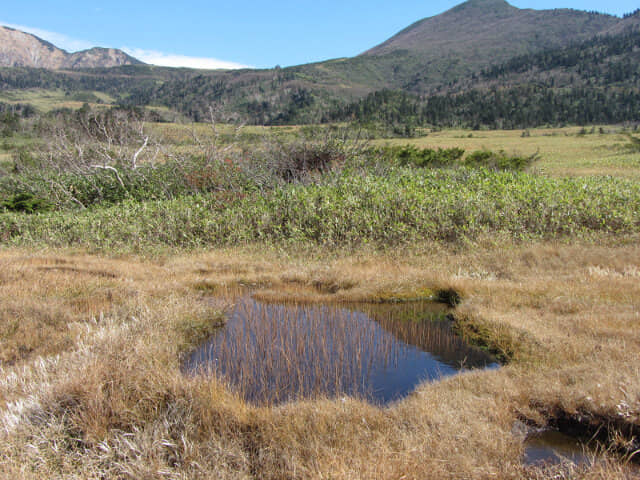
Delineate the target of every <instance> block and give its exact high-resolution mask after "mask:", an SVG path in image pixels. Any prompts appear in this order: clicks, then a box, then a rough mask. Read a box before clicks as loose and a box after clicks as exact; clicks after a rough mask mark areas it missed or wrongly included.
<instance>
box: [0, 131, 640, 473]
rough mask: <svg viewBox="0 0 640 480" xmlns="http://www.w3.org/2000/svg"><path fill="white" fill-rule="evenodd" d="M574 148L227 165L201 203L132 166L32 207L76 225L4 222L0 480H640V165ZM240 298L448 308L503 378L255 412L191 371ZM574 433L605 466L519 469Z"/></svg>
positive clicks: (0, 234)
mask: <svg viewBox="0 0 640 480" xmlns="http://www.w3.org/2000/svg"><path fill="white" fill-rule="evenodd" d="M153 128H164V127H161V126H158V125H154V126H153ZM168 128H174V127H173V126H169V127H168ZM225 128H226V127H225ZM566 132H568V131H567V130H566V129H564V130H561V131H559V134H558V135H553V134H549V135H548V136H547V135H546V133H549V131H539V132H538V131H531V136H530V137H522V138H520V137H519V136H517V132H508V134H507V133H505V132H483V131H480V132H473V137H471V138H469V137H468V133H469V132H461V133H460V134H459V135H458V134H457V133H456V132H444V133H441V134H440V133H433V134H430V135H429V136H427V137H425V138H423V139H419V140H414V141H413V142H414V143H416V142H425V143H423V144H422V145H430V146H434V147H438V146H443V147H444V146H460V147H463V148H469V149H475V148H476V146H477V147H478V148H480V147H487V148H491V149H494V150H497V149H505V150H507V151H509V150H511V149H512V148H513V150H514V151H520V152H521V153H522V154H525V155H526V154H530V153H533V152H534V151H535V150H534V151H532V152H529V151H528V150H527V148H531V149H533V148H536V149H538V148H539V146H543V147H544V148H542V147H541V148H540V153H541V155H542V158H543V159H542V160H541V162H540V164H536V165H534V166H533V168H531V169H530V171H528V172H512V171H493V170H488V169H486V168H480V169H477V168H475V169H472V168H453V169H420V168H414V167H399V166H398V165H391V164H383V163H375V162H372V163H367V162H364V163H363V162H362V161H354V162H352V163H351V164H347V163H346V162H344V163H342V164H339V165H338V167H339V168H335V169H328V171H323V172H312V173H311V174H310V175H309V176H307V177H300V178H297V177H296V178H295V179H291V178H286V176H283V175H282V172H283V171H284V172H285V173H287V170H286V169H285V170H282V169H281V170H277V169H274V171H275V172H276V173H273V172H267V173H268V175H267V174H266V173H265V172H264V171H263V170H260V169H258V168H255V167H256V166H255V165H250V167H251V168H248V169H246V170H244V171H243V170H242V169H241V165H238V164H236V163H234V162H233V161H231V162H227V161H226V157H225V156H224V155H222V153H223V152H221V151H216V150H215V148H217V146H216V145H213V147H215V148H214V150H213V152H214V153H215V155H214V157H212V159H208V158H206V155H205V154H203V158H204V161H206V162H209V163H210V164H211V165H213V166H215V168H216V169H213V170H206V169H205V173H206V174H207V178H206V179H203V178H202V177H198V182H200V180H202V182H201V183H202V185H200V183H199V184H198V188H195V189H191V190H189V189H188V188H186V187H184V186H185V185H189V182H190V181H191V180H193V179H192V178H191V177H189V175H191V174H193V172H194V171H195V169H199V166H200V164H199V163H197V162H194V163H191V164H186V163H183V164H180V165H179V166H180V167H181V169H177V170H175V171H173V170H167V171H168V172H169V174H167V175H165V174H166V173H167V172H166V171H164V170H162V168H161V167H158V168H155V169H149V170H147V169H145V168H143V167H141V168H130V169H129V170H125V169H124V168H123V167H122V165H121V164H119V163H113V165H115V166H114V167H113V168H116V169H121V172H122V176H119V177H116V176H115V175H113V172H112V171H109V172H105V171H104V170H101V171H100V172H98V173H96V172H95V171H92V170H91V173H87V172H88V171H81V173H80V174H78V175H75V176H73V175H69V176H66V177H65V175H67V174H68V172H62V174H64V175H62V174H61V173H60V172H59V171H54V172H53V173H52V176H51V177H46V180H47V181H42V182H40V183H39V184H33V185H32V186H33V188H34V189H40V190H37V193H39V194H42V195H45V194H47V193H48V192H49V191H50V190H51V189H52V188H53V187H51V185H52V183H51V182H50V180H51V179H53V180H55V181H56V182H58V183H60V182H59V180H60V179H62V178H65V179H68V178H71V180H70V183H69V185H73V186H74V190H73V193H74V194H75V195H76V196H78V198H82V199H83V200H85V201H86V203H87V206H85V205H83V207H87V208H81V207H80V206H78V205H77V204H73V202H68V201H67V202H60V203H59V204H57V207H56V208H57V209H56V211H52V212H40V213H34V214H27V213H17V212H3V213H0V242H1V243H0V245H1V248H0V298H1V299H2V302H1V303H0V339H1V342H0V417H1V418H2V420H1V422H0V424H1V425H2V427H1V428H0V476H3V477H11V478H16V479H29V478H42V477H49V478H96V477H102V478H125V479H126V478H131V479H137V478H150V479H152V478H153V479H155V478H158V479H159V478H175V479H186V478H273V479H281V478H301V479H302V478H416V479H424V478H434V479H440V478H452V479H453V478H489V477H494V478H495V477H497V478H531V479H538V478H589V479H591V478H594V479H595V478H630V477H633V476H634V475H637V474H638V472H637V466H634V465H633V463H632V462H630V461H629V454H630V453H631V452H627V457H622V458H621V457H620V456H616V455H614V450H616V449H617V450H618V451H624V450H625V449H627V450H629V449H633V448H637V447H636V443H634V442H637V440H634V439H632V438H629V437H630V436H632V435H629V432H631V434H633V432H637V431H638V428H640V369H639V368H640V367H639V366H638V362H636V361H635V359H637V358H638V357H639V356H640V329H638V324H639V322H640V301H639V299H640V282H639V281H638V279H640V239H639V234H640V218H639V215H640V189H639V186H638V183H637V181H636V180H635V178H636V177H637V171H638V170H637V168H636V166H635V163H634V162H636V161H637V159H636V157H637V155H638V154H637V153H635V154H631V153H630V154H628V155H630V156H629V157H628V159H629V162H628V164H625V165H626V166H624V167H622V163H624V161H626V160H624V159H621V158H622V157H619V156H617V155H618V153H616V152H618V150H613V149H612V147H611V146H612V145H614V144H615V143H617V142H619V140H620V138H619V134H617V133H616V134H604V135H602V136H600V135H599V134H597V133H596V134H593V135H592V134H587V135H575V133H579V132H578V131H576V132H573V131H570V132H569V136H565V135H564V133H566ZM143 133H144V132H143ZM258 133H259V132H258ZM538 134H539V135H538ZM180 135H182V134H180ZM185 135H186V134H185ZM284 135H285V136H286V135H293V133H292V131H287V132H285V134H284ZM464 135H466V137H465V138H458V137H462V136H464ZM476 135H478V136H484V137H483V138H475V136H476ZM516 137H517V138H516ZM188 138H193V137H188V136H187V137H185V139H184V141H185V142H186V143H188V142H191V140H188ZM437 139H440V140H439V141H441V142H442V143H441V144H438V143H429V142H434V141H436V140H437ZM138 140H139V139H138ZM180 141H181V140H180V139H174V140H173V141H172V143H171V146H172V147H176V146H177V147H179V146H180V145H179V143H180ZM556 141H557V143H556ZM592 141H593V142H596V141H597V142H601V143H598V145H599V146H598V145H596V144H595V143H593V144H592V143H588V142H592ZM447 142H451V143H447ZM465 142H477V143H475V144H473V146H472V144H471V143H468V144H467V143H465ZM490 142H491V143H490ZM521 142H525V143H521ZM526 142H530V143H526ZM580 142H583V143H580ZM585 142H586V143H585ZM402 143H406V142H402ZM418 144H420V143H418ZM136 145H137V144H136ZM136 145H133V144H131V145H124V147H126V149H125V150H126V152H127V155H129V154H130V153H131V152H132V151H133V152H135V151H136V149H137V148H139V145H138V146H136ZM223 147H224V146H223ZM516 147H517V148H516ZM196 148H199V147H197V145H196V144H195V143H189V144H188V145H185V149H186V150H188V151H193V149H196ZM556 148H557V149H558V153H557V155H556V154H553V151H554V149H556ZM544 149H546V150H544ZM580 149H583V151H584V152H586V153H585V158H587V157H588V158H590V159H592V160H594V159H595V160H594V161H596V160H597V157H598V155H601V153H602V152H604V151H605V149H609V150H611V152H614V153H615V155H613V156H612V158H611V159H610V160H611V162H612V163H611V165H614V166H615V165H618V166H621V170H620V171H617V170H615V169H613V170H611V172H612V173H615V174H616V175H615V176H612V175H606V176H605V175H598V176H596V175H591V174H589V175H586V174H587V173H593V172H589V170H588V168H591V167H588V165H586V164H581V163H580V162H581V160H580V158H581V157H580V155H581V154H579V153H578V151H579V150H580ZM543 150H544V151H543ZM269 152H272V150H270V151H268V153H269ZM291 152H293V153H296V152H297V151H294V150H288V151H286V152H285V153H291ZM304 153H306V151H304ZM332 153H335V152H334V151H332ZM337 153H338V156H337V157H336V158H337V159H338V160H340V159H341V158H342V157H341V155H342V153H343V152H342V151H340V150H338V151H337ZM554 155H556V156H554ZM342 156H343V155H342ZM127 158H128V157H127ZM260 158H262V157H260ZM545 158H546V159H545ZM625 158H627V157H625ZM572 159H573V160H572ZM121 160H122V159H121ZM356 160H358V159H356ZM360 160H361V159H360ZM589 161H591V160H589ZM604 161H605V162H606V161H609V160H607V159H605V160H604ZM572 162H573V163H572ZM161 165H162V166H163V167H164V166H166V165H167V163H162V164H161ZM604 165H605V163H598V164H597V165H596V167H595V168H596V170H595V171H597V172H599V173H606V172H610V170H609V169H608V168H605V167H604ZM191 167H193V169H192V170H189V169H190V168H191ZM276 167H279V166H276ZM285 167H286V168H290V166H287V165H285ZM294 167H295V165H294ZM291 168H293V167H291ZM565 168H566V169H567V170H563V169H565ZM252 169H253V170H252ZM554 169H555V170H554ZM571 169H573V170H571ZM563 172H564V173H563ZM125 173H126V175H125ZM569 174H570V175H569ZM618 174H619V175H618ZM278 175H279V176H278ZM616 177H624V178H616ZM26 178H27V176H24V177H23V178H21V181H23V182H25V181H26V180H25V179H26ZM79 179H80V180H82V181H84V182H85V183H82V182H80V181H79ZM87 179H88V180H87ZM167 179H170V180H171V181H172V182H174V183H171V184H170V185H169V184H167V182H166V181H167ZM185 179H188V180H189V181H186V182H183V183H180V182H181V181H182V180H185ZM118 180H120V182H118ZM205 180H206V181H205ZM74 182H75V183H74ZM5 185H8V186H9V187H7V188H10V187H11V186H12V185H13V184H11V182H8V183H6V184H5ZM121 187H122V188H124V190H122V189H121ZM133 187H135V188H133ZM183 187H184V188H183ZM65 188H66V186H65V185H63V190H64V189H65ZM172 188H174V190H171V189H172ZM48 189H49V190H48ZM82 189H85V190H82ZM8 191H9V190H7V192H8ZM95 191H99V195H95V196H94V197H90V196H87V197H80V193H83V192H84V193H87V192H89V193H91V194H93V193H95ZM92 192H93V193H92ZM84 193H83V194H84ZM107 194H108V195H107ZM152 195H153V196H152ZM86 199H89V200H86ZM238 288H250V289H251V290H252V291H253V294H254V296H255V298H256V299H261V300H265V301H283V300H287V301H292V300H294V301H299V302H321V301H334V302H343V303H352V302H362V301H375V302H384V301H399V300H411V299H416V298H425V297H435V296H441V297H442V298H443V299H445V297H446V299H449V300H450V301H452V303H457V302H453V300H455V299H456V296H455V295H454V293H455V294H459V300H460V302H459V304H458V305H457V306H456V308H455V311H454V316H455V328H456V330H457V331H458V332H459V333H460V334H461V335H462V336H464V337H466V338H467V339H469V340H471V341H472V342H474V343H476V344H478V345H482V346H483V347H485V348H487V349H490V350H491V351H492V352H495V353H496V354H498V355H499V356H500V358H502V359H503V360H505V361H506V363H507V365H506V366H505V367H503V368H501V369H499V370H492V371H476V372H470V373H465V374H463V375H459V376H456V377H452V378H448V379H445V380H443V381H441V382H437V383H431V384H429V383H425V384H422V385H420V386H419V387H418V388H417V389H416V391H415V392H414V393H413V394H411V395H409V396H408V397H407V398H405V399H403V400H401V401H398V402H396V403H393V404H392V405H390V406H387V407H384V408H382V407H378V406H375V405H371V404H369V403H366V402H364V401H362V400H358V399H354V398H344V399H339V400H332V399H327V398H317V399H314V400H300V401H292V402H289V403H285V404H284V405H280V406H277V407H260V406H254V405H251V404H249V403H247V402H246V401H244V400H243V399H242V398H241V397H240V396H239V395H237V394H235V393H233V392H232V391H230V390H229V389H227V388H226V387H225V385H224V384H222V383H221V382H218V381H217V380H215V379H212V378H205V377H190V376H186V375H184V374H183V372H182V370H181V364H182V360H183V359H184V358H185V355H188V353H189V352H190V351H192V350H193V349H194V348H196V346H198V345H200V344H201V343H202V342H203V341H205V340H206V339H207V338H208V337H209V336H210V334H211V333H212V332H213V331H214V330H215V329H216V328H218V327H219V326H220V324H221V322H223V321H224V316H223V314H224V312H225V311H229V309H230V308H231V306H232V303H233V301H234V296H235V295H236V293H237V290H238ZM439 292H445V293H446V295H445V293H439ZM447 292H448V293H447ZM213 299H215V300H213ZM565 417H566V418H580V419H586V420H585V421H592V420H593V422H601V423H600V424H598V425H600V426H601V427H602V430H603V431H605V432H606V436H607V438H606V439H605V440H606V443H607V446H608V448H609V449H610V450H609V451H607V452H605V453H604V455H603V456H602V457H599V458H598V460H597V461H595V462H594V463H593V464H592V465H583V466H580V467H575V466H568V465H565V466H548V467H544V466H527V465H524V464H523V462H522V459H523V452H524V450H523V449H524V443H523V440H524V438H523V436H522V435H521V434H520V433H519V432H517V431H514V429H513V427H514V423H515V422H516V420H526V421H528V422H530V423H534V424H537V425H544V424H546V423H549V422H551V423H553V422H554V421H558V419H559V418H565ZM594 424H596V423H594ZM636 456H637V454H636ZM634 469H635V470H634Z"/></svg>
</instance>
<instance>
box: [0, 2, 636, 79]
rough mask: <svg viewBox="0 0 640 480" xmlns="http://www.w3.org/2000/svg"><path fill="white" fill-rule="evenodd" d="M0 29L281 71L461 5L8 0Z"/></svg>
mask: <svg viewBox="0 0 640 480" xmlns="http://www.w3.org/2000/svg"><path fill="white" fill-rule="evenodd" d="M3 3H5V5H3V6H2V9H1V10H0V24H2V25H8V26H13V27H15V28H20V29H23V30H27V31H30V32H31V33H34V34H36V35H38V36H40V37H42V38H45V39H46V40H49V41H51V42H52V43H54V44H55V45H57V46H59V47H61V48H64V49H66V50H68V51H77V50H81V49H84V48H90V47H92V46H103V47H115V48H123V49H125V50H127V51H128V52H129V53H132V54H133V55H134V56H137V57H138V58H140V59H141V60H143V61H146V62H147V63H154V64H164V65H169V66H180V65H183V66H192V67H203V68H234V67H237V66H240V65H247V66H254V67H273V66H275V65H281V66H288V65H297V64H301V63H308V62H313V61H321V60H326V59H329V58H337V57H348V56H353V55H357V54H358V53H361V52H363V51H364V50H367V49H368V48H370V47H373V46H374V45H377V44H378V43H380V42H382V41H384V40H386V39H387V38H389V37H390V36H392V35H394V34H395V33H397V32H398V31H399V30H401V29H403V28H404V27H406V26H408V25H409V24H411V23H413V22H415V21H417V20H419V19H421V18H424V17H429V16H432V15H437V14H438V13H441V12H443V11H445V10H447V9H449V8H451V7H453V6H455V5H456V4H458V3H461V1H460V0H433V1H429V2H427V1H417V0H396V1H395V2H389V1H385V2H380V1H375V0H370V1H367V2H365V1H362V0H353V1H349V0H346V1H344V0H343V1H337V0H327V1H323V2H318V1H309V0H299V1H293V0H272V1H270V2H267V1H255V0H237V1H235V2H234V1H225V2H220V1H217V0H210V1H205V0H182V1H181V0H178V1H176V0H172V1H167V0H156V1H154V2H149V1H144V2H143V1H136V0H128V1H125V0H110V1H109V2H99V1H93V0H85V1H82V2H80V1H77V0H76V1H72V0H56V1H55V2H52V1H50V0H13V1H11V0H5V2H3ZM509 3H511V4H512V5H514V6H517V7H519V8H537V9H543V8H576V9H581V10H597V11H600V12H605V13H610V14H614V15H622V14H623V13H627V12H630V11H632V10H635V9H636V8H638V4H637V0H612V1H610V2H607V3H605V4H603V3H602V2H601V1H595V0H582V1H577V0H556V1H555V2H554V1H551V0H541V1H532V0H510V2H509Z"/></svg>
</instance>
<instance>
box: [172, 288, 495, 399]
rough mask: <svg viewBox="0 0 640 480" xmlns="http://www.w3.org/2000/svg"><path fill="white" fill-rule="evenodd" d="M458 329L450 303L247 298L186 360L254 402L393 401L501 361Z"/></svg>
mask: <svg viewBox="0 0 640 480" xmlns="http://www.w3.org/2000/svg"><path fill="white" fill-rule="evenodd" d="M497 367H498V363H497V361H496V360H495V358H493V357H492V356H490V355H489V354H487V353H486V352H484V351H482V350H480V349H478V348H476V347H473V346H471V345H469V344H467V343H465V342H464V341H463V340H462V339H461V338H460V337H458V336H457V335H455V333H454V332H453V331H452V325H451V321H450V320H449V319H448V318H447V317H446V310H445V309H444V307H442V306H441V305H438V304H434V303H433V302H409V303H397V304H340V305H338V304H273V303H261V302H258V301H256V300H254V299H252V298H251V297H243V298H241V299H240V300H239V301H238V302H237V303H236V305H235V307H234V308H233V310H232V311H231V312H230V314H229V316H228V321H227V323H226V325H225V326H224V327H222V328H221V329H220V330H219V331H218V332H217V333H216V334H214V335H213V336H212V337H211V338H210V339H209V340H208V341H207V342H206V343H205V344H204V345H202V346H201V347H200V348H199V349H197V350H196V351H194V352H193V353H191V355H189V356H188V357H187V358H186V361H185V363H184V364H183V369H184V371H185V372H187V373H192V374H193V373H203V374H208V375H215V376H217V377H218V378H220V379H221V380H222V381H223V382H225V383H227V384H228V385H229V387H230V388H231V389H232V390H234V391H237V392H239V393H240V394H241V395H242V396H243V397H244V398H245V399H247V400H248V401H249V402H251V403H255V404H261V405H273V404H279V403H283V402H287V401H290V400H296V399H301V398H318V397H337V396H343V395H348V396H353V397H359V398H363V399H365V400H367V401H370V402H372V403H376V404H381V405H382V404H387V403H389V402H392V401H394V400H397V399H400V398H402V397H404V396H406V395H407V394H408V393H410V392H411V391H412V390H413V389H414V388H415V387H416V386H417V385H418V384H419V383H421V382H423V381H425V380H436V379H439V378H442V377H445V376H448V375H453V374H455V373H458V372H459V371H461V370H467V369H474V368H497Z"/></svg>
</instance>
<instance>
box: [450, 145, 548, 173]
mask: <svg viewBox="0 0 640 480" xmlns="http://www.w3.org/2000/svg"><path fill="white" fill-rule="evenodd" d="M537 159H538V154H537V153H534V154H533V155H509V154H507V153H506V152H505V151H504V150H499V151H497V152H492V151H491V150H476V151H475V152H472V153H470V154H469V155H467V157H466V158H465V159H464V162H463V163H464V165H466V166H467V167H474V168H478V167H485V168H490V169H492V170H516V171H518V170H524V169H526V168H527V167H530V166H531V165H532V164H533V162H535V161H536V160H537Z"/></svg>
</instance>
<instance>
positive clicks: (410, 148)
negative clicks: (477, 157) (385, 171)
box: [383, 145, 464, 168]
mask: <svg viewBox="0 0 640 480" xmlns="http://www.w3.org/2000/svg"><path fill="white" fill-rule="evenodd" d="M383 154H384V155H386V156H388V157H389V158H391V159H394V160H397V161H398V162H399V163H400V165H402V166H414V167H422V168H426V167H432V168H433V167H453V166H456V165H458V164H459V160H460V158H462V155H464V150H463V149H461V148H456V147H454V148H438V149H437V150H434V149H431V148H418V147H416V146H414V145H403V146H392V147H385V148H384V150H383Z"/></svg>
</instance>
